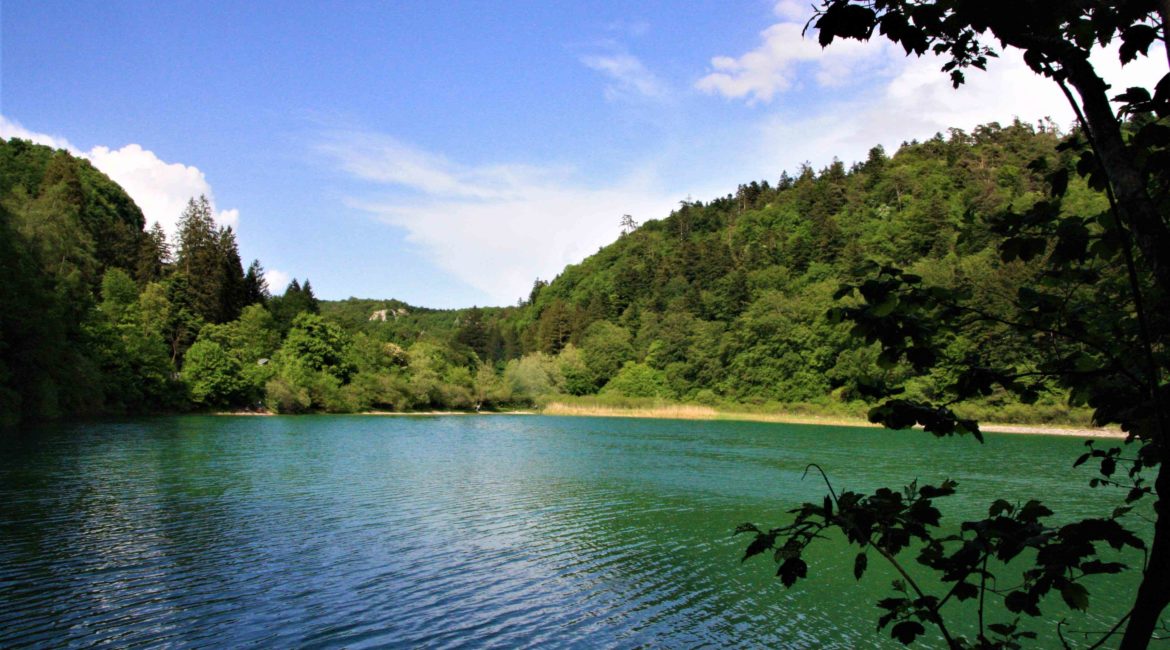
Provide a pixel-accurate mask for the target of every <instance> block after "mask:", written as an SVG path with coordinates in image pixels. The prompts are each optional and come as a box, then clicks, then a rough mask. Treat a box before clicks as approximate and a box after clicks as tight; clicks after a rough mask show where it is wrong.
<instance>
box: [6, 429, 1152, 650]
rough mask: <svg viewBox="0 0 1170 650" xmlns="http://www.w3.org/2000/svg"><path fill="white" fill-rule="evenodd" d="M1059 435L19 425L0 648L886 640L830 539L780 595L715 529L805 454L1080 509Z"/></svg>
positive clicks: (870, 478)
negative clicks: (807, 575)
mask: <svg viewBox="0 0 1170 650" xmlns="http://www.w3.org/2000/svg"><path fill="white" fill-rule="evenodd" d="M1080 444H1081V441H1079V440H1075V439H1060V438H1048V437H1025V436H1016V437H1010V436H989V440H988V444H986V445H983V446H979V445H977V444H975V443H974V442H973V441H970V440H950V441H936V440H934V439H932V438H930V437H929V436H926V435H924V434H920V433H904V434H892V433H887V432H881V431H877V430H870V429H848V428H839V427H838V428H834V427H811V426H788V425H776V424H752V423H715V422H706V423H705V422H676V421H651V420H624V419H587V418H578V419H571V418H548V417H521V416H517V417H505V416H492V417H486V416H485V417H447V418H379V417H302V418H229V417H189V418H162V419H143V420H133V421H127V422H116V423H105V422H103V423H99V424H87V425H68V426H61V427H51V428H44V429H40V430H32V431H23V432H19V433H18V434H9V435H7V436H6V437H4V438H2V439H0V647H5V648H9V647H44V646H52V647H59V646H90V645H104V646H115V647H137V646H161V645H167V644H177V645H182V646H193V647H198V646H216V647H229V646H240V645H248V644H252V645H264V646H275V647H289V646H297V647H347V648H362V647H375V646H386V645H405V646H427V647H448V646H471V647H517V646H542V647H543V646H579V647H596V646H599V645H602V646H617V647H635V646H641V645H650V646H668V647H694V646H714V647H723V646H727V645H773V646H776V645H780V646H785V647H809V648H813V647H841V648H846V647H855V646H858V645H861V646H866V647H872V646H875V645H882V644H889V645H890V646H891V647H900V646H899V645H898V644H896V643H894V642H892V641H890V640H889V639H884V638H883V637H881V636H878V635H875V634H874V632H873V630H874V627H875V621H876V617H877V610H876V608H875V607H874V604H873V603H874V602H875V601H876V600H877V599H878V598H880V597H882V596H883V595H884V593H885V590H886V588H887V587H888V584H889V579H890V577H891V576H889V575H884V574H883V573H882V571H881V569H880V568H876V570H873V569H871V572H870V574H869V575H867V576H866V578H865V580H863V581H862V582H861V583H856V582H855V581H854V580H853V579H852V575H851V571H850V570H849V567H848V566H846V565H848V564H850V562H851V559H848V558H851V555H850V556H848V558H846V557H845V556H844V555H841V554H838V553H835V552H834V551H835V549H834V548H833V547H832V545H829V546H827V547H826V548H825V549H824V551H823V552H822V554H821V555H820V556H819V557H815V558H814V561H813V567H812V572H811V573H812V579H811V580H809V581H806V582H803V583H801V584H800V585H798V587H797V588H795V589H792V590H784V589H782V588H781V587H780V585H779V584H778V582H777V581H775V580H774V579H773V578H771V577H770V576H771V570H770V565H769V564H767V563H766V561H760V562H749V563H747V564H744V565H740V564H739V562H738V559H739V556H740V554H741V552H742V548H743V545H744V543H745V541H744V539H742V538H741V539H732V538H731V537H730V536H729V533H730V531H731V529H732V528H733V527H734V526H735V525H736V524H737V523H740V522H741V521H746V520H752V521H757V522H760V523H769V524H774V523H780V522H781V521H783V520H784V517H785V515H784V512H785V511H786V510H787V509H789V508H791V507H793V506H794V505H796V504H798V503H799V502H801V501H803V500H813V499H816V500H819V498H820V497H821V495H822V494H823V493H824V486H823V484H821V483H820V482H819V481H817V480H813V479H811V478H809V479H806V480H801V476H802V474H803V471H804V468H805V466H806V465H807V463H809V462H813V461H815V462H818V463H820V464H821V465H822V466H824V467H825V469H826V471H828V472H829V474H830V475H831V476H832V478H833V480H834V482H835V484H836V485H837V487H838V488H848V489H856V490H864V489H871V488H873V487H876V486H878V485H883V484H891V485H900V484H902V483H905V482H908V481H909V480H910V479H913V478H915V477H916V476H917V477H918V478H920V479H922V480H923V481H937V480H941V479H942V478H944V477H951V478H955V479H957V480H959V482H960V488H961V491H962V492H961V495H962V496H961V498H962V499H963V500H958V499H952V501H953V503H949V504H947V507H946V508H945V509H944V512H945V513H946V514H947V516H948V518H950V517H954V518H955V519H957V518H958V517H963V516H978V515H979V514H980V513H981V512H982V511H983V510H984V509H985V508H986V506H987V504H988V503H990V501H991V500H992V499H993V498H995V497H997V496H1000V495H1005V494H1006V495H1009V496H1015V497H1016V498H1020V499H1024V498H1029V497H1031V496H1035V495H1042V496H1043V498H1044V499H1045V500H1046V501H1047V502H1048V503H1050V504H1052V505H1054V506H1057V507H1056V508H1054V509H1056V510H1057V511H1058V513H1060V514H1061V515H1062V516H1067V517H1074V516H1076V517H1079V516H1089V515H1098V516H1099V515H1102V514H1104V513H1106V512H1107V511H1108V509H1109V506H1110V505H1111V504H1107V503H1105V502H1103V501H1101V500H1099V497H1100V495H1099V494H1097V493H1092V492H1089V491H1088V490H1086V489H1085V488H1084V485H1085V481H1086V480H1087V474H1086V475H1085V476H1084V477H1082V478H1081V480H1076V479H1073V480H1070V469H1069V467H1070V464H1071V460H1072V459H1073V458H1075V456H1076V454H1077V453H1078V451H1079V449H1080ZM1122 580H1123V583H1122V584H1121V585H1120V586H1118V585H1114V586H1113V590H1112V593H1124V585H1125V584H1128V583H1127V582H1125V581H1127V580H1132V577H1126V578H1122ZM1110 593H1111V591H1110V589H1099V590H1097V591H1096V592H1095V594H1096V595H1097V598H1096V600H1094V603H1093V609H1094V612H1095V614H1097V615H1098V616H1108V615H1110V614H1111V613H1113V612H1116V611H1123V609H1124V605H1125V603H1124V602H1110V598H1109V594H1110ZM1117 600H1121V599H1120V598H1118V599H1117ZM1049 607H1050V608H1052V609H1057V608H1059V609H1060V611H1058V612H1053V618H1054V619H1056V618H1058V617H1062V616H1069V617H1070V620H1073V621H1074V622H1079V623H1078V624H1079V625H1080V626H1081V627H1084V626H1093V625H1096V626H1100V624H1099V622H1097V621H1095V620H1093V619H1086V618H1085V617H1075V616H1072V615H1071V614H1068V613H1066V612H1065V611H1064V608H1063V605H1062V604H1059V603H1052V604H1050V605H1049ZM1040 631H1041V632H1042V633H1045V634H1048V633H1050V632H1051V629H1050V626H1049V627H1047V628H1040ZM1052 645H1056V643H1055V642H1054V643H1053V644H1052Z"/></svg>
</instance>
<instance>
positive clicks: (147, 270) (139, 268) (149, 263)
mask: <svg viewBox="0 0 1170 650" xmlns="http://www.w3.org/2000/svg"><path fill="white" fill-rule="evenodd" d="M170 262H171V245H170V244H169V243H167V234H166V232H165V231H164V230H163V227H162V224H160V223H158V222H157V221H156V222H154V225H152V226H151V227H150V230H148V231H147V232H146V233H145V234H144V235H143V237H142V241H141V243H140V245H139V247H138V263H137V265H136V266H135V273H134V274H135V279H136V280H138V283H139V284H140V285H142V286H145V285H147V284H149V283H151V282H155V281H157V280H160V279H162V276H163V271H164V269H166V267H167V265H168V264H170Z"/></svg>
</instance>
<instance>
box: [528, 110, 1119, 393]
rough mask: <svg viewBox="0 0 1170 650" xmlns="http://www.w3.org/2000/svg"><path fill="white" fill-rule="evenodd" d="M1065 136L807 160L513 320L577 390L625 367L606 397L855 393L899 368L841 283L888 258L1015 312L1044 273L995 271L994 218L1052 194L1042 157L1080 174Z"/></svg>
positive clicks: (1003, 137) (990, 335)
mask: <svg viewBox="0 0 1170 650" xmlns="http://www.w3.org/2000/svg"><path fill="white" fill-rule="evenodd" d="M1059 142H1060V135H1059V134H1058V133H1057V132H1055V130H1054V129H1052V128H1051V127H1047V126H1041V127H1033V126H1030V125H1027V124H1022V123H1018V122H1017V123H1014V124H1011V125H1009V126H1006V127H1001V126H999V125H996V124H989V125H986V126H982V127H979V128H977V129H975V130H974V131H973V132H972V133H964V132H962V131H958V130H952V131H951V132H950V133H949V134H948V135H946V136H943V135H938V136H936V137H935V138H932V139H930V140H928V141H926V142H913V143H907V144H904V145H903V146H902V147H901V148H900V149H899V150H898V151H897V152H896V154H894V155H893V156H888V155H887V154H886V153H885V152H884V151H883V150H882V149H881V148H880V147H875V148H874V149H872V150H871V151H870V152H869V155H868V157H867V159H866V160H865V161H864V162H860V163H857V164H854V165H852V166H849V167H846V166H845V165H844V164H842V163H840V162H834V163H833V164H832V165H829V166H828V167H826V168H824V169H820V170H814V169H812V168H809V167H807V166H806V167H804V168H802V169H800V170H797V171H796V172H795V174H794V175H789V174H787V173H785V174H782V175H780V177H779V179H778V180H777V181H775V182H769V181H763V182H752V183H749V184H746V185H741V186H740V187H739V188H738V189H737V190H736V192H735V193H734V194H728V195H727V196H725V197H722V198H718V199H715V200H713V201H710V202H709V203H701V202H683V203H681V204H680V205H679V207H678V209H676V210H675V211H674V212H673V213H672V214H671V215H670V216H669V217H667V218H665V219H662V220H656V221H649V222H647V223H645V224H643V225H641V226H640V227H638V228H637V229H636V230H634V231H633V232H630V233H629V234H624V235H623V236H621V237H620V238H619V239H618V240H617V241H616V242H614V243H613V244H612V245H610V246H608V247H606V248H604V249H603V250H601V251H600V252H599V253H598V254H596V255H594V256H592V257H590V258H588V259H586V260H585V261H583V262H582V263H580V264H577V265H572V266H569V267H567V268H566V269H565V270H564V272H563V273H561V275H560V276H559V277H557V278H556V279H555V280H553V281H552V282H551V283H549V284H547V286H546V285H545V284H544V283H541V282H537V283H536V286H535V287H534V289H533V293H532V296H531V300H530V304H528V305H526V306H525V307H524V308H523V309H522V310H520V311H519V312H518V313H516V314H513V315H510V316H509V317H508V319H506V321H505V323H511V324H512V325H513V326H514V328H515V335H516V337H517V338H518V339H519V341H520V342H521V346H520V347H521V348H522V349H523V351H524V352H526V353H530V352H536V351H539V352H542V353H545V354H548V355H559V356H565V352H564V351H565V350H566V349H569V353H568V356H569V357H570V358H580V359H582V362H583V364H584V366H585V372H584V378H585V381H578V378H579V374H580V373H577V372H576V371H570V368H572V367H574V363H573V362H568V361H565V362H562V363H561V364H560V365H561V375H562V376H563V378H562V383H561V385H560V388H561V389H562V390H566V391H568V392H574V393H586V392H592V391H595V390H601V391H603V392H605V391H606V390H607V389H606V387H607V384H609V383H610V382H611V381H612V380H613V378H614V377H615V375H617V374H618V373H619V369H620V368H622V367H623V366H625V367H626V370H625V371H622V374H623V375H626V376H623V377H621V379H622V381H619V382H618V384H617V385H616V386H611V391H610V392H614V391H622V392H625V393H626V394H636V395H659V396H666V397H671V398H677V399H683V400H699V401H718V400H732V401H738V402H767V401H776V402H804V401H824V400H828V401H831V402H832V401H840V400H849V399H853V398H855V397H856V396H857V389H858V387H859V383H864V382H865V381H867V380H870V379H875V378H876V377H874V375H876V374H878V373H885V372H890V370H885V369H880V368H879V367H878V364H877V353H878V351H877V348H876V347H873V346H864V345H862V344H861V343H860V342H859V341H858V340H856V339H854V338H852V337H850V336H849V334H848V328H847V327H846V326H844V325H839V324H833V323H831V322H829V320H828V318H827V316H826V312H828V310H829V309H830V308H831V307H833V306H834V304H835V303H834V299H833V294H834V292H835V291H836V290H837V288H838V287H839V285H840V283H842V282H845V281H854V280H857V279H859V278H861V277H863V276H870V275H872V273H873V267H872V266H871V264H872V263H873V262H877V263H880V264H889V265H895V266H898V267H901V268H904V269H906V270H910V271H913V272H915V273H917V274H919V275H921V276H923V277H924V278H926V279H927V281H928V282H932V283H937V284H941V285H945V286H956V285H961V286H966V287H969V288H970V289H971V290H972V291H973V292H974V295H975V296H976V297H977V299H981V300H982V301H983V302H984V305H983V306H985V307H986V308H988V309H990V310H993V311H995V310H1000V312H1001V313H1004V314H1006V313H1007V310H1009V309H1011V308H1012V306H1011V300H1012V298H1013V297H1014V295H1015V293H1014V292H1015V288H1016V287H1017V286H1018V285H1020V284H1021V283H1026V282H1028V281H1030V279H1032V278H1033V277H1034V275H1035V273H1036V271H1035V270H1034V269H1032V268H1030V267H1029V266H1028V265H1026V264H1023V263H1021V262H1012V263H1003V262H1001V261H1000V254H999V252H998V250H997V244H998V243H999V241H1000V239H999V238H998V236H997V235H996V234H994V232H993V227H992V224H993V222H994V217H996V216H998V215H1003V214H1005V213H1007V212H1012V211H1015V212H1019V211H1023V210H1024V209H1026V208H1027V207H1029V206H1031V205H1032V204H1033V203H1035V202H1036V201H1038V200H1040V199H1042V198H1046V196H1047V191H1048V189H1047V187H1048V186H1047V185H1045V184H1043V182H1042V181H1043V176H1042V174H1041V173H1040V171H1038V168H1037V169H1035V170H1034V169H1033V167H1035V165H1034V161H1038V160H1046V161H1047V164H1048V165H1049V166H1051V167H1056V166H1059V165H1065V166H1067V165H1070V164H1071V162H1070V161H1069V160H1068V159H1067V156H1066V155H1065V154H1057V152H1056V146H1057V145H1058V144H1059ZM1063 205H1064V209H1065V210H1066V211H1073V212H1074V213H1077V214H1095V213H1097V212H1100V211H1101V210H1102V209H1103V208H1104V207H1105V203H1104V199H1103V197H1102V196H1100V195H1099V194H1097V193H1095V192H1092V191H1090V190H1088V189H1087V188H1086V187H1085V186H1084V185H1083V184H1079V181H1074V183H1073V186H1072V187H1070V193H1069V195H1068V196H1067V197H1066V198H1065V200H1064V203H1063ZM615 221H616V219H615ZM1029 345H1031V343H1030V342H1026V341H1016V340H1013V339H1011V338H1010V337H1003V336H1001V333H1000V332H988V331H969V332H966V333H965V336H964V335H959V336H957V337H956V339H955V341H954V343H953V351H954V353H955V354H956V355H958V354H962V353H963V351H964V350H969V349H971V348H972V347H974V346H983V347H984V349H991V350H994V349H996V348H997V347H998V348H1002V349H1003V352H1004V354H1005V355H1006V354H1007V353H1009V352H1011V353H1012V354H1015V353H1016V352H1018V350H1015V349H1012V350H1008V349H1006V348H1007V347H1012V348H1015V347H1020V346H1023V347H1027V346H1029ZM988 346H990V347H988ZM573 348H576V349H575V350H574V349H573ZM1027 357H1028V355H1026V354H1025V355H1024V357H1023V358H1027ZM896 371H897V369H894V370H893V372H896ZM626 380H629V381H626ZM915 388H916V389H917V390H919V391H921V392H924V393H929V392H930V391H931V390H932V389H933V388H934V387H933V386H932V385H931V382H930V381H921V382H918V383H917V384H913V385H912V387H911V389H912V390H914V389H915ZM1049 398H1050V399H1051V401H1052V402H1053V403H1056V402H1059V401H1060V399H1061V398H1060V397H1059V396H1049ZM994 399H995V398H994V396H993V398H992V400H991V401H992V403H994Z"/></svg>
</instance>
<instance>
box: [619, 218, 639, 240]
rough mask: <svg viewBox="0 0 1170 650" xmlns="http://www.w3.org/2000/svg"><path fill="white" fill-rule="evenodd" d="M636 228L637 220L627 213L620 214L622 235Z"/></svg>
mask: <svg viewBox="0 0 1170 650" xmlns="http://www.w3.org/2000/svg"><path fill="white" fill-rule="evenodd" d="M637 229H638V222H637V221H634V218H633V217H631V216H630V215H628V214H623V215H622V235H623V236H624V235H628V234H630V233H632V232H634V231H635V230H637Z"/></svg>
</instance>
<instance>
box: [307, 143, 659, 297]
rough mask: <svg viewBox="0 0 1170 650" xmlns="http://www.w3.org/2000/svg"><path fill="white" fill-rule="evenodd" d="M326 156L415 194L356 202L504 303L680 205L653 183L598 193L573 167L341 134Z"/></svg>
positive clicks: (624, 183) (622, 184) (629, 183)
mask: <svg viewBox="0 0 1170 650" xmlns="http://www.w3.org/2000/svg"><path fill="white" fill-rule="evenodd" d="M374 142H378V143H382V145H383V148H382V149H381V150H380V151H378V150H375V149H376V148H375V147H373V146H371V144H370V143H374ZM359 143H360V144H359ZM321 150H322V151H323V152H325V153H327V154H329V155H330V156H332V157H334V158H335V159H336V160H337V161H338V162H339V163H340V164H341V167H342V168H343V169H345V170H347V171H349V172H350V173H351V174H353V175H354V176H356V177H358V178H360V179H363V180H367V181H373V182H374V183H376V184H377V185H378V186H379V188H380V189H382V190H387V189H390V188H393V189H395V190H398V191H399V192H398V193H399V194H401V193H402V192H401V191H402V190H406V192H407V194H409V195H410V196H407V197H405V198H397V199H394V200H384V199H383V200H377V199H371V198H355V197H351V198H350V199H349V200H348V203H349V205H351V206H353V207H355V208H358V209H361V210H364V211H367V212H369V213H371V214H374V215H376V216H377V217H378V218H379V219H381V220H383V221H385V222H387V223H389V224H392V225H394V226H397V227H400V228H403V229H405V230H406V232H407V239H408V241H410V242H411V243H414V244H416V245H418V246H419V247H420V248H421V249H422V250H423V251H424V252H425V253H426V254H427V255H428V256H429V257H430V258H431V259H432V260H433V261H434V262H435V264H436V265H437V266H439V267H440V268H442V269H444V270H446V271H448V272H450V273H451V274H452V275H454V276H455V277H457V278H459V279H460V280H462V281H464V282H466V283H467V284H468V285H470V286H473V287H475V288H477V289H480V290H481V291H483V292H484V293H486V294H488V295H489V296H491V297H492V298H493V300H495V301H496V302H497V304H509V303H512V302H514V301H515V300H516V299H517V298H518V297H521V296H524V295H527V293H528V291H529V290H530V289H531V288H532V281H533V280H534V279H535V278H537V277H541V278H546V279H549V278H552V277H553V276H555V275H556V274H557V273H559V272H560V271H561V270H562V269H563V268H564V267H565V265H566V264H570V263H575V262H579V261H580V260H581V259H583V258H584V257H586V256H588V255H590V254H592V253H594V252H596V251H597V249H598V248H599V247H601V246H602V245H605V244H607V243H609V242H611V241H613V239H614V238H615V237H616V236H617V234H618V230H619V221H620V219H621V215H623V214H631V215H633V216H634V217H635V218H636V219H638V220H639V221H643V220H646V219H652V218H659V217H662V216H665V215H666V214H667V213H668V212H669V210H670V208H671V207H672V206H673V205H674V204H675V201H676V200H677V197H673V196H667V195H666V194H664V193H661V192H656V191H654V190H653V189H652V188H651V186H650V183H649V182H648V180H647V177H646V176H644V175H639V174H632V175H630V176H629V177H627V178H625V179H623V180H621V181H619V182H617V183H613V184H611V185H609V186H605V187H589V186H584V185H582V184H579V183H575V182H573V181H572V180H571V178H570V176H571V174H570V173H569V171H568V170H564V169H541V168H533V167H527V166H513V165H494V166H484V167H467V166H461V165H457V164H455V163H452V162H450V161H449V160H447V159H446V158H443V157H441V156H437V155H434V154H430V153H427V152H422V151H419V150H417V149H413V148H410V147H407V146H405V145H403V144H401V143H399V142H397V141H396V140H393V139H390V138H385V137H382V136H374V135H357V134H354V135H347V136H343V137H337V136H335V137H334V139H333V140H331V142H330V143H329V144H327V145H326V146H324V147H322V148H321Z"/></svg>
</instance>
